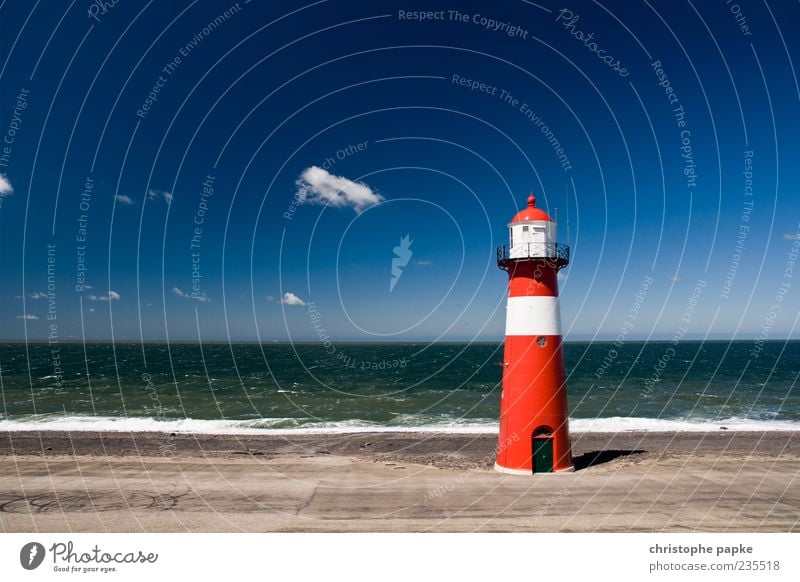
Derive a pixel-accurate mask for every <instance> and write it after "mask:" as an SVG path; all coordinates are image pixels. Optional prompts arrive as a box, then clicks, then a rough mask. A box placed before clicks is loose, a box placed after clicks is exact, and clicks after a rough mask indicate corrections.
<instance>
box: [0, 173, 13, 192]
mask: <svg viewBox="0 0 800 582" xmlns="http://www.w3.org/2000/svg"><path fill="white" fill-rule="evenodd" d="M13 193H14V186H12V185H11V180H9V179H8V178H7V177H6V175H5V174H0V196H7V195H8V194H13Z"/></svg>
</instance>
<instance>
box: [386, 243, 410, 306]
mask: <svg viewBox="0 0 800 582" xmlns="http://www.w3.org/2000/svg"><path fill="white" fill-rule="evenodd" d="M413 242H414V241H413V240H411V239H410V235H408V234H407V235H406V236H404V237H403V238H401V239H400V244H399V245H398V246H396V247H394V249H393V250H394V254H395V256H394V257H392V278H391V280H390V281H389V293H391V292H392V291H394V286H395V285H397V282H398V281H399V280H400V276H401V275H402V274H403V267H405V266H406V265H408V261H410V260H411V255H412V254H413V253H412V252H411V243H413Z"/></svg>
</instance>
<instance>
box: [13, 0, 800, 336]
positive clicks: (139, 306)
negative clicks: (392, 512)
mask: <svg viewBox="0 0 800 582" xmlns="http://www.w3.org/2000/svg"><path fill="white" fill-rule="evenodd" d="M0 6H1V7H0V49H1V51H2V52H1V53H0V66H2V69H1V70H0V91H1V92H2V103H1V104H0V133H2V135H3V140H4V141H3V144H2V146H1V147H2V148H5V149H0V171H1V172H3V175H4V182H2V183H0V191H4V192H5V194H4V195H3V196H2V197H0V203H1V206H0V229H1V230H0V253H1V254H2V261H0V276H2V283H0V292H1V293H2V302H0V325H1V326H2V327H1V328H0V330H2V331H1V332H0V337H2V338H6V339H9V338H23V337H29V338H46V337H47V336H48V334H51V333H55V334H57V336H58V338H59V339H67V338H75V339H80V338H82V337H86V338H91V339H94V338H112V337H113V338H116V339H139V338H142V337H143V338H145V339H165V338H170V339H192V338H197V337H198V334H200V336H201V337H202V338H203V339H224V338H228V337H230V338H233V339H257V338H259V337H260V338H262V339H268V340H273V339H287V338H292V339H301V340H316V339H317V338H318V337H319V336H320V335H329V336H330V337H331V339H332V340H333V341H337V340H340V341H341V340H354V339H361V340H403V339H429V338H440V337H441V338H444V339H454V340H456V339H457V340H462V339H480V340H498V339H500V338H501V337H502V334H503V327H504V315H505V309H504V304H505V292H506V278H505V277H506V275H505V273H504V272H502V271H500V270H498V269H497V267H496V264H495V247H496V246H497V245H499V244H503V243H505V242H507V240H506V239H507V231H506V224H507V222H508V221H509V220H510V219H511V217H512V216H513V215H514V214H515V212H516V211H517V210H518V208H519V207H520V206H521V205H523V204H525V198H526V196H527V194H528V192H529V191H531V190H532V191H533V192H534V193H535V194H536V196H537V199H538V201H539V205H540V206H542V207H544V208H546V209H547V210H548V211H549V212H550V213H551V214H552V215H555V214H556V209H557V214H558V219H559V237H560V239H561V240H562V241H563V242H569V244H570V245H571V246H572V258H573V260H572V264H571V265H570V266H569V268H568V269H566V270H565V271H564V272H563V275H564V276H563V277H562V285H561V295H562V310H563V320H564V329H565V330H566V333H567V339H575V340H577V339H589V338H597V339H613V338H615V337H617V336H618V335H619V334H620V333H621V332H623V330H624V334H625V337H629V338H633V337H635V338H647V337H654V338H672V337H700V338H705V337H708V338H729V337H737V338H753V337H762V338H764V339H782V338H786V337H796V336H797V333H796V331H795V330H796V328H797V319H798V313H800V300H799V299H798V296H800V280H798V279H800V267H797V266H795V265H794V263H793V257H794V254H793V251H797V250H798V246H800V241H798V240H797V239H798V237H800V235H798V233H800V225H799V224H798V222H800V195H799V194H798V185H799V184H800V183H799V180H800V177H799V176H798V164H797V152H798V145H800V141H799V140H800V138H798V119H799V118H800V116H798V112H799V111H800V107H799V106H800V89H799V88H798V81H797V72H796V70H795V66H794V65H795V63H796V62H797V61H798V60H800V47H798V43H800V41H798V40H797V36H796V35H794V34H793V27H794V24H795V23H796V22H797V21H798V19H800V6H798V5H797V4H796V3H785V2H768V3H755V2H741V3H739V4H736V3H734V2H730V3H726V2H724V1H723V0H720V1H714V2H695V3H690V2H673V1H669V2H666V1H663V2H649V3H648V2H642V3H638V2H637V3H631V2H622V1H619V2H577V1H576V2H569V3H566V4H563V3H559V4H555V3H550V2H546V1H543V2H538V3H531V2H525V1H501V2H476V3H465V2H458V3H455V2H454V3H451V4H447V3H439V2H434V3H432V2H425V3H422V2H382V3H368V2H341V1H334V0H330V1H321V2H316V3H290V2H280V3H278V2H261V1H259V0H252V1H251V2H244V1H241V2H239V3H234V2H194V3H185V4H183V3H177V2H165V1H155V0H154V1H152V2H149V3H144V2H141V3H140V2H127V1H120V2H118V3H117V4H116V5H113V6H112V5H111V3H108V4H107V7H106V8H104V9H100V8H99V4H96V3H93V2H89V1H88V0H85V1H75V2H72V3H68V2H64V3H57V2H22V1H16V0H6V1H5V2H3V3H2V4H0ZM454 6H455V7H457V8H454ZM419 10H427V11H429V12H430V13H429V14H427V15H426V16H427V18H426V19H425V20H420V19H419V17H418V15H417V14H416V13H415V12H416V11H419ZM455 10H458V12H459V14H455V13H454V12H453V11H455ZM576 17H577V18H576ZM9 140H10V141H9ZM314 166H316V167H318V168H320V171H319V172H318V173H317V174H315V175H316V176H317V178H316V179H315V180H316V181H315V180H312V182H311V183H309V182H305V183H301V184H304V186H305V188H306V190H305V192H306V194H305V195H304V196H300V197H299V198H298V197H297V196H296V195H297V193H298V188H299V186H298V181H299V180H300V178H301V176H302V175H304V172H305V171H306V170H307V169H309V168H312V167H314ZM745 172H748V173H745ZM336 177H341V178H342V180H338V181H337V178H336ZM87 182H88V183H89V185H90V187H87ZM359 183H362V184H364V186H359V185H358V184H359ZM331 184H333V185H334V194H332V195H331V194H330V190H326V188H328V189H330V188H331V187H332V186H331ZM337 184H338V186H336V185H337ZM343 185H346V186H343ZM11 188H13V192H12V191H10V189H11ZM336 188H342V190H341V191H340V192H339V193H338V194H337V193H336ZM325 192H328V195H329V196H328V198H327V200H328V201H329V202H331V201H332V202H334V203H333V204H329V205H327V206H326V205H323V204H320V202H321V201H324V200H326V197H325ZM364 192H366V194H365V196H367V198H366V200H367V201H366V202H365V203H364V204H361V205H359V203H358V202H357V201H358V200H359V198H358V195H359V193H361V194H364ZM568 216H569V223H570V226H569V240H568V241H567V217H568ZM405 235H409V236H410V240H411V241H412V242H411V245H410V247H407V248H408V250H410V256H408V257H406V260H407V262H406V263H405V265H404V266H401V267H400V271H401V276H400V277H399V278H397V280H396V282H395V284H394V288H393V289H392V290H391V291H390V281H391V280H392V259H393V257H395V254H394V252H393V249H394V248H395V247H398V245H400V244H401V238H402V237H404V236H405ZM84 238H85V241H84V240H82V239H84ZM48 245H49V246H48ZM48 261H49V262H48ZM48 267H49V276H50V279H49V281H48ZM82 285H83V286H82ZM312 302H313V305H312V304H311V303H312ZM302 303H305V305H302ZM48 316H49V317H50V319H48ZM52 325H55V326H56V327H55V329H54V330H51V326H52Z"/></svg>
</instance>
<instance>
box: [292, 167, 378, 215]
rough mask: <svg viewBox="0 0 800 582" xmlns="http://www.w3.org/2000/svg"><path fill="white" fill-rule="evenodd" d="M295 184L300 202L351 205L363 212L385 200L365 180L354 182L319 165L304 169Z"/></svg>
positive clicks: (357, 210) (338, 205) (339, 205)
mask: <svg viewBox="0 0 800 582" xmlns="http://www.w3.org/2000/svg"><path fill="white" fill-rule="evenodd" d="M295 184H297V194H296V195H295V196H296V197H297V201H298V202H299V203H300V204H329V205H331V206H337V207H345V206H350V207H352V208H353V209H354V210H355V211H356V212H361V211H362V210H364V209H365V208H367V207H369V206H372V205H374V204H377V203H378V202H380V201H381V200H383V196H381V195H380V194H376V193H375V192H373V191H372V188H370V187H369V186H367V185H366V184H365V183H364V182H353V181H352V180H348V179H347V178H344V177H342V176H334V175H333V174H331V173H329V172H327V171H326V170H324V169H322V168H320V167H318V166H311V167H309V168H306V169H305V170H303V173H302V174H300V177H299V178H298V179H297V182H295Z"/></svg>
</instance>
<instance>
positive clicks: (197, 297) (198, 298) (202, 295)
mask: <svg viewBox="0 0 800 582" xmlns="http://www.w3.org/2000/svg"><path fill="white" fill-rule="evenodd" d="M172 294H173V295H177V296H178V297H182V298H183V299H194V300H195V301H199V302H200V303H210V302H211V298H210V297H209V296H208V295H206V294H205V293H202V292H201V293H198V294H196V295H192V294H191V293H186V292H185V291H181V290H180V289H178V288H177V287H173V288H172Z"/></svg>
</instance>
